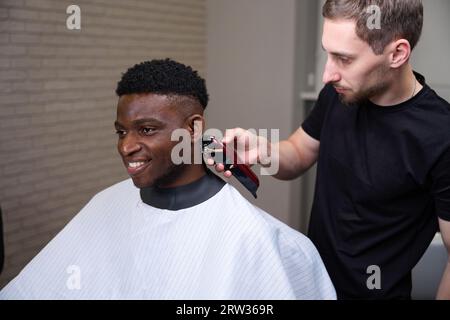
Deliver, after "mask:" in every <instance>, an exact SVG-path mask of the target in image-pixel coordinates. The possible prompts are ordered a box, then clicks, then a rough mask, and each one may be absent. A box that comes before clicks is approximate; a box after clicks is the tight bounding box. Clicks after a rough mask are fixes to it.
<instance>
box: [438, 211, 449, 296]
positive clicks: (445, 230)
mask: <svg viewBox="0 0 450 320" xmlns="http://www.w3.org/2000/svg"><path fill="white" fill-rule="evenodd" d="M439 228H440V231H441V236H442V240H443V241H444V244H445V247H446V249H447V253H448V258H447V265H446V267H445V270H444V274H443V275H442V279H441V284H440V285H439V289H438V292H437V295H436V299H438V300H450V221H445V220H443V219H440V218H439Z"/></svg>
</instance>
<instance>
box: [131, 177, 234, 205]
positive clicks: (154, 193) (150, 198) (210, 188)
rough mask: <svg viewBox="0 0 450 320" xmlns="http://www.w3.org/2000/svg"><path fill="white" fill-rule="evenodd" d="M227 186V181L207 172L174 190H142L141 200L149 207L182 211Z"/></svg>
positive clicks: (155, 188) (152, 188) (149, 188)
mask: <svg viewBox="0 0 450 320" xmlns="http://www.w3.org/2000/svg"><path fill="white" fill-rule="evenodd" d="M224 185H225V181H223V180H222V179H220V178H219V177H217V176H216V175H215V174H213V173H212V172H210V171H209V170H206V174H205V175H204V176H203V177H201V178H200V179H198V180H196V181H194V182H191V183H189V184H186V185H183V186H179V187H174V188H158V187H148V188H142V189H141V190H140V194H141V199H142V201H143V202H144V203H146V204H148V205H149V206H152V207H155V208H159V209H167V210H180V209H185V208H189V207H193V206H195V205H197V204H200V203H202V202H204V201H206V200H208V199H209V198H211V197H212V196H214V195H215V194H216V193H218V192H219V191H220V190H221V189H222V187H223V186H224Z"/></svg>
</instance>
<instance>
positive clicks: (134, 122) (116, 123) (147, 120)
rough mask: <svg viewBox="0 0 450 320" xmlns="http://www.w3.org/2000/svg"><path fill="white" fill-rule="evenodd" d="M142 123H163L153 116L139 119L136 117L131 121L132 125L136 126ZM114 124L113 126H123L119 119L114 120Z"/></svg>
mask: <svg viewBox="0 0 450 320" xmlns="http://www.w3.org/2000/svg"><path fill="white" fill-rule="evenodd" d="M143 123H151V124H154V125H162V124H163V122H161V121H160V120H158V119H155V118H141V119H137V120H134V121H132V124H133V125H134V126H138V125H141V124H143ZM114 126H115V127H123V125H122V124H121V123H120V122H119V121H115V122H114Z"/></svg>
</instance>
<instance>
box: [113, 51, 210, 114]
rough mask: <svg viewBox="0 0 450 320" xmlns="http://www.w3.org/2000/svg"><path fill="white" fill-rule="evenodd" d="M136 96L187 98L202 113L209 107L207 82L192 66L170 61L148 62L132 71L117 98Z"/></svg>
mask: <svg viewBox="0 0 450 320" xmlns="http://www.w3.org/2000/svg"><path fill="white" fill-rule="evenodd" d="M136 93H137V94H140V93H155V94H163V95H178V96H188V97H191V98H194V99H196V100H197V101H198V102H199V103H200V105H201V106H202V107H203V109H205V108H206V106H207V105H208V92H207V90H206V85H205V80H204V79H203V78H201V77H200V76H199V75H198V73H197V71H194V70H193V69H192V68H191V67H190V66H186V65H184V64H182V63H179V62H176V61H174V60H171V59H163V60H156V59H155V60H151V61H145V62H141V63H139V64H136V65H135V66H134V67H131V68H129V69H128V70H127V72H125V73H124V74H123V75H122V79H120V81H119V83H118V84H117V89H116V94H117V95H118V96H119V97H120V96H122V95H126V94H136Z"/></svg>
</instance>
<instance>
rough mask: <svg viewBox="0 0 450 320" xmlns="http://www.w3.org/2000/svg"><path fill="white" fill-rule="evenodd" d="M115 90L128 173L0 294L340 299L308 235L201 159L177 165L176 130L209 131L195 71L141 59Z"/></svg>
mask: <svg viewBox="0 0 450 320" xmlns="http://www.w3.org/2000/svg"><path fill="white" fill-rule="evenodd" d="M116 93H117V95H118V96H119V101H118V105H117V119H116V121H115V127H116V131H117V135H118V144H117V147H118V151H119V153H120V155H121V157H122V159H123V163H124V165H125V167H126V170H127V172H128V174H129V175H130V177H131V179H128V180H125V181H123V182H120V183H118V184H116V185H114V186H112V187H110V188H108V189H106V190H104V191H102V192H100V193H99V194H97V195H96V196H95V197H94V198H93V199H92V200H91V201H90V202H89V203H88V204H87V205H86V206H85V207H84V208H83V209H82V211H81V212H80V213H79V214H78V215H77V216H76V217H75V218H74V219H73V220H72V221H71V222H70V223H69V224H68V225H67V226H66V227H65V228H64V229H63V231H61V232H60V233H59V234H58V235H57V236H56V238H54V239H53V240H52V241H51V242H50V243H49V244H48V245H47V246H46V247H45V248H44V250H43V251H42V252H40V253H39V255H38V256H37V257H35V258H34V259H33V260H32V261H31V262H30V263H29V264H28V265H27V266H26V267H25V269H24V270H23V271H22V272H21V273H20V274H19V276H17V277H16V278H15V279H14V280H13V281H12V282H10V283H9V284H8V285H7V286H6V287H5V288H4V289H3V290H2V291H1V292H0V298H3V299H36V298H38V299H49V298H51V299H334V298H335V297H336V293H335V291H334V287H333V285H332V283H331V281H330V278H329V276H328V273H327V271H326V270H325V267H324V265H323V263H322V260H321V258H320V256H319V255H318V253H317V250H316V249H315V247H314V246H313V245H312V243H311V242H310V241H309V239H307V238H306V237H305V236H303V235H302V234H300V233H299V232H297V231H295V230H293V229H291V228H289V227H288V226H287V225H285V224H283V223H281V222H280V221H278V220H276V219H274V218H273V217H271V216H270V215H269V214H267V213H265V212H264V211H262V210H260V209H258V208H256V207H255V206H253V205H252V204H251V203H249V202H248V201H247V200H245V198H243V197H242V195H241V194H240V193H239V192H238V191H237V190H236V189H235V188H233V187H232V186H231V185H229V184H227V183H225V182H224V181H223V180H222V179H220V178H219V177H217V176H216V175H214V174H212V173H211V172H210V171H209V170H208V169H207V168H206V167H205V165H204V164H191V163H193V162H191V163H181V164H174V162H173V161H172V159H171V154H172V149H173V147H174V146H175V145H176V144H177V141H172V140H171V136H172V133H173V132H174V131H175V130H179V129H184V130H185V131H186V132H187V133H188V134H187V136H188V137H190V139H191V144H192V147H193V146H194V145H195V142H196V141H197V139H201V132H200V134H198V133H197V131H196V130H195V128H196V123H203V124H204V122H205V121H204V117H203V112H204V109H205V108H206V106H207V103H208V94H207V91H206V87H205V83H204V80H203V79H202V78H200V77H199V76H198V74H197V72H195V71H193V70H192V68H191V67H188V66H185V65H183V64H180V63H178V62H175V61H173V60H169V59H166V60H152V61H148V62H143V63H140V64H137V65H135V66H134V67H132V68H130V69H129V70H128V71H127V72H126V73H125V74H124V75H123V77H122V79H121V80H120V82H119V84H118V86H117V90H116ZM203 127H204V126H203ZM197 151H198V152H201V150H197ZM192 157H194V154H193V155H192Z"/></svg>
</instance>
